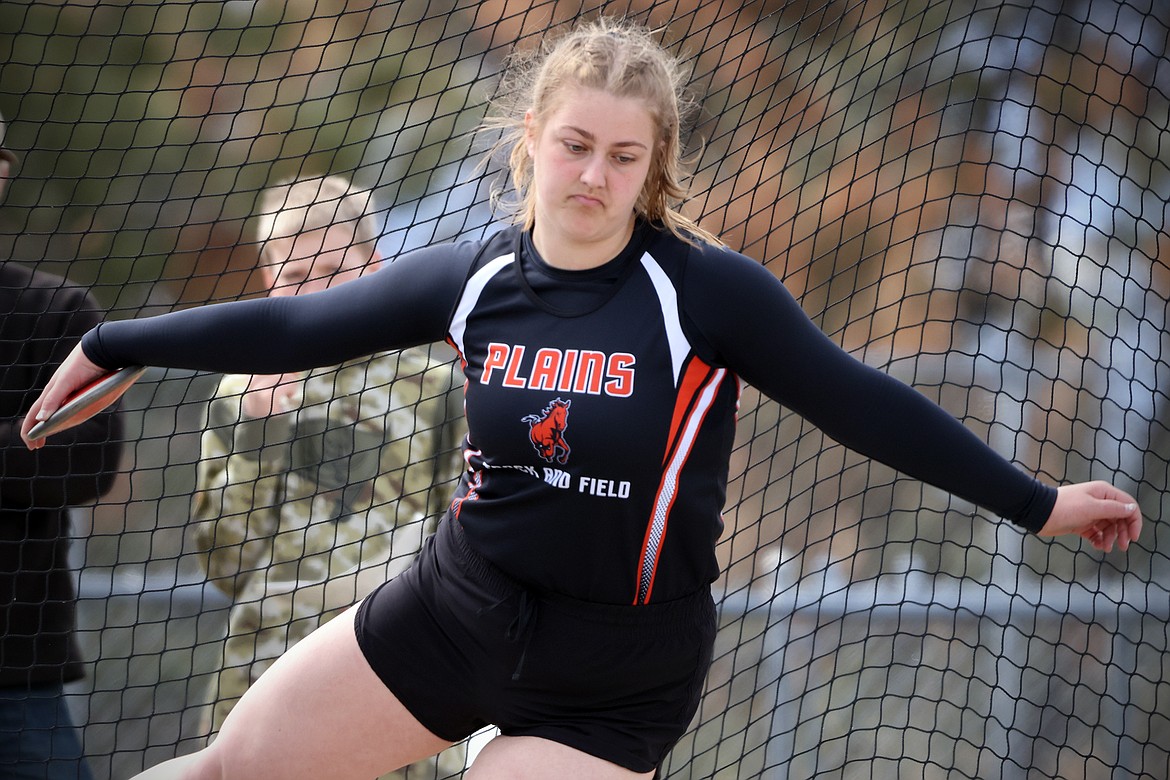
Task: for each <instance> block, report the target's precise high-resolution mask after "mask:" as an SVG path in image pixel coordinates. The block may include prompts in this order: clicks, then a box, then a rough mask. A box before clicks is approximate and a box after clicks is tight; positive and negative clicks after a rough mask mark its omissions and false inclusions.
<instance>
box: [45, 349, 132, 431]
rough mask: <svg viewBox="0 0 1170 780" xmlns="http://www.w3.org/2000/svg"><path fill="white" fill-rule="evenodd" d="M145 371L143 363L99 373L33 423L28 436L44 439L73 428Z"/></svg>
mask: <svg viewBox="0 0 1170 780" xmlns="http://www.w3.org/2000/svg"><path fill="white" fill-rule="evenodd" d="M144 371H146V366H127V367H126V368H120V369H118V370H117V371H114V372H113V373H110V374H106V375H105V376H101V377H98V378H97V379H96V380H94V381H93V382H91V383H90V384H88V385H86V386H85V387H83V388H82V389H81V390H79V391H78V392H77V393H75V394H73V395H72V396H70V397H69V400H68V401H66V402H65V403H64V404H62V405H61V408H60V409H58V410H57V411H55V412H53V413H52V414H50V415H49V416H48V417H47V418H45V419H44V420H41V421H40V422H39V423H37V424H36V425H34V426H33V427H32V428H31V429H30V430H29V432H28V438H29V439H43V438H44V437H46V436H52V435H53V434H54V433H60V432H61V431H63V430H65V429H66V428H72V427H73V426H74V425H80V424H81V423H83V422H85V421H86V420H88V419H89V418H90V417H93V416H94V415H95V414H97V413H98V412H100V411H101V410H102V409H105V408H106V407H107V406H109V405H110V404H112V403H114V401H117V400H118V398H119V397H120V396H121V395H122V393H124V392H126V388H128V387H130V385H132V384H134V382H135V381H136V380H137V379H138V377H140V376H142V374H143V372H144Z"/></svg>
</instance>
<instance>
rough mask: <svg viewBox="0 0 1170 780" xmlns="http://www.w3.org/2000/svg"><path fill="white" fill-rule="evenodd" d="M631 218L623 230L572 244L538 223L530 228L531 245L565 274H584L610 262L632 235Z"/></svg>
mask: <svg viewBox="0 0 1170 780" xmlns="http://www.w3.org/2000/svg"><path fill="white" fill-rule="evenodd" d="M634 222H635V220H634V218H633V217H630V221H629V224H627V225H626V227H625V229H624V230H622V231H620V232H617V233H614V234H612V235H609V236H606V237H604V238H601V239H598V240H596V241H573V240H571V239H569V238H567V237H561V236H559V235H557V234H553V233H552V232H550V231H544V230H541V227H540V225H539V223H538V224H537V225H534V226H533V228H532V244H533V246H535V247H536V251H537V252H539V253H540V257H541V259H542V260H544V262H545V263H547V264H548V265H550V266H552V267H553V268H559V269H561V270H564V271H587V270H589V269H591V268H599V267H601V266H603V265H605V264H606V263H608V262H609V261H610V260H613V259H614V258H615V257H617V256H618V255H619V254H621V252H622V250H623V249H625V248H626V245H628V244H629V243H630V238H631V237H632V236H633V235H634Z"/></svg>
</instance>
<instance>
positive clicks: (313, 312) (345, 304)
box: [21, 243, 475, 447]
mask: <svg viewBox="0 0 1170 780" xmlns="http://www.w3.org/2000/svg"><path fill="white" fill-rule="evenodd" d="M473 246H474V245H471V244H467V243H464V244H454V245H440V246H435V247H428V248H426V249H420V250H418V251H415V252H410V253H408V254H405V255H403V256H402V257H400V258H398V259H396V260H394V261H393V262H390V263H384V264H383V265H382V267H381V268H379V269H378V271H376V272H375V273H372V274H369V275H367V276H362V277H361V278H359V279H355V280H353V281H351V282H347V283H345V284H341V285H337V286H336V287H332V288H329V289H327V290H323V291H321V292H317V293H312V294H309V295H298V296H288V297H271V298H261V299H256V300H248V301H234V302H231V303H223V304H215V305H211V306H201V307H196V308H193V309H187V310H185V311H178V312H172V313H170V314H163V315H159V316H156V317H144V318H141V319H135V320H123V321H117V322H106V323H103V324H101V325H99V326H98V327H97V328H94V329H93V330H91V331H89V332H88V333H86V334H85V336H84V337H83V338H82V341H81V344H80V345H79V346H78V347H77V348H75V349H74V350H73V352H72V353H71V354H70V355H69V357H68V358H67V359H66V360H65V361H64V362H63V363H62V364H61V367H60V368H59V369H58V370H57V372H56V373H54V375H53V377H52V378H51V379H50V380H49V383H48V384H47V385H46V387H45V390H44V391H43V392H42V393H41V395H40V397H39V398H38V399H37V400H36V401H35V402H34V404H33V406H32V407H31V409H30V410H29V412H28V414H27V415H26V417H25V421H24V424H23V425H22V426H21V433H22V436H24V438H25V441H26V443H28V444H29V446H30V447H36V446H40V444H43V440H37V441H36V442H33V441H29V440H28V438H27V433H28V430H29V429H30V428H32V426H33V425H35V424H36V422H37V421H38V420H40V419H44V418H46V417H48V416H49V414H51V413H52V412H53V411H55V410H56V409H58V408H60V406H61V405H62V404H63V403H64V402H65V400H66V399H68V398H69V397H70V396H71V395H73V394H74V393H75V392H77V391H78V390H79V389H81V388H82V387H84V386H85V385H87V384H89V383H90V382H92V381H94V380H95V379H97V378H98V377H99V376H101V375H103V374H105V373H108V372H109V371H112V370H115V369H118V368H121V367H123V366H129V365H144V366H158V367H166V368H185V369H193V370H200V371H215V372H222V373H231V374H283V373H291V372H294V371H304V370H307V369H310V368H315V367H318V366H328V365H335V364H337V363H342V362H344V361H346V360H351V359H353V358H357V357H361V356H363V355H369V354H373V353H375V352H381V351H385V350H391V349H402V348H405V347H410V346H416V345H419V344H425V343H429V342H433V341H441V340H443V339H444V338H445V337H446V332H447V325H448V322H449V319H450V315H451V310H452V308H453V307H454V304H455V300H456V298H457V297H458V294H459V290H460V288H461V287H462V285H463V282H464V280H465V278H466V276H467V272H468V269H469V267H470V264H471V262H472V261H473V260H474V257H475V252H474V248H473Z"/></svg>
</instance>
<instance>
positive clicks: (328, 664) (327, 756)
mask: <svg viewBox="0 0 1170 780" xmlns="http://www.w3.org/2000/svg"><path fill="white" fill-rule="evenodd" d="M355 612H356V610H355V609H350V610H348V611H346V612H345V613H343V614H342V615H340V616H338V617H337V618H335V619H333V620H331V621H329V622H328V623H326V624H325V625H323V626H321V627H320V628H319V629H317V630H316V631H314V632H313V633H312V634H310V635H309V636H307V637H306V638H305V639H303V640H302V641H300V642H299V643H297V644H296V645H294V646H293V647H292V648H290V649H289V651H288V652H286V653H285V654H284V655H282V656H281V657H280V659H279V660H277V661H276V663H274V664H273V665H272V667H271V668H269V669H268V670H267V671H265V673H264V674H263V675H261V676H260V678H259V679H258V680H257V681H256V683H255V684H254V685H252V687H251V688H249V689H248V692H247V694H246V695H245V696H244V698H243V699H241V700H240V701H239V703H238V704H237V705H236V706H235V708H234V709H233V710H232V712H231V714H230V715H229V716H228V718H227V720H226V721H225V722H224V725H223V729H222V730H221V731H220V733H219V736H218V737H216V739H215V741H214V742H213V743H212V744H211V746H210V747H209V748H208V749H207V755H206V756H204V760H207V761H210V762H212V763H213V765H215V766H217V767H218V768H222V770H223V771H222V776H223V777H225V778H233V777H247V778H267V777H272V778H293V777H311V778H318V777H330V778H345V777H355V778H370V777H376V776H377V775H379V774H382V773H384V772H387V771H389V770H391V769H396V768H398V767H400V766H404V765H406V764H409V763H412V762H414V761H417V760H418V759H421V758H424V757H426V756H429V755H433V754H435V753H437V752H439V751H440V750H442V749H444V748H446V747H447V746H448V745H449V744H450V743H449V742H446V741H445V740H442V739H440V738H439V737H436V736H435V735H434V734H432V733H431V732H430V731H428V730H427V729H426V728H424V727H423V726H422V725H421V724H419V722H418V721H417V720H415V718H414V717H413V716H412V715H411V714H410V712H409V711H407V709H406V708H405V707H404V706H403V705H402V704H401V703H400V702H399V701H398V699H397V698H396V697H395V696H394V694H392V693H391V692H390V691H389V690H388V689H387V688H386V686H385V685H384V684H383V683H382V681H381V680H379V679H378V677H377V675H375V674H374V672H373V670H371V669H370V666H369V664H368V663H367V661H366V659H365V657H364V655H363V654H362V652H361V650H360V649H359V648H358V644H357V639H356V637H355V635H354V626H353V619H354V614H355Z"/></svg>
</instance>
